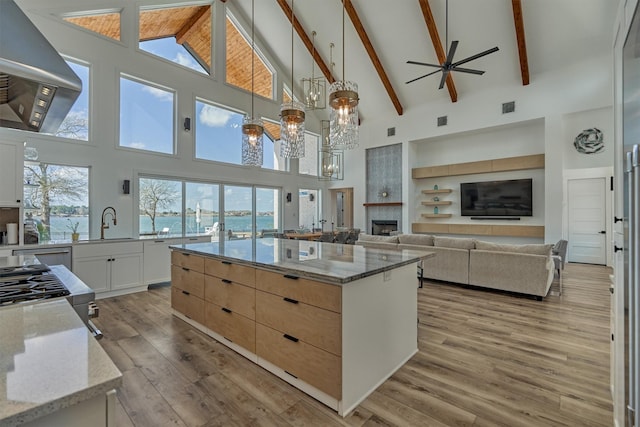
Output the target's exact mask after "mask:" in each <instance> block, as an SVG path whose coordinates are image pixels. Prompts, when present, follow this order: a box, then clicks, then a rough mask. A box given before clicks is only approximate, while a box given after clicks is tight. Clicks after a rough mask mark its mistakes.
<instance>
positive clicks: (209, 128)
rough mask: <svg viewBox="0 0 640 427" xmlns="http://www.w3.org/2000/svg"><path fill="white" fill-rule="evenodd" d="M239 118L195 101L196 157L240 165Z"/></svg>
mask: <svg viewBox="0 0 640 427" xmlns="http://www.w3.org/2000/svg"><path fill="white" fill-rule="evenodd" d="M243 117H244V116H243V115H242V114H240V113H236V112H233V111H231V110H227V109H226V108H222V107H218V106H216V105H213V104H210V103H207V102H206V101H196V158H198V159H205V160H215V161H219V162H225V163H234V164H237V165H239V164H241V163H242V118H243Z"/></svg>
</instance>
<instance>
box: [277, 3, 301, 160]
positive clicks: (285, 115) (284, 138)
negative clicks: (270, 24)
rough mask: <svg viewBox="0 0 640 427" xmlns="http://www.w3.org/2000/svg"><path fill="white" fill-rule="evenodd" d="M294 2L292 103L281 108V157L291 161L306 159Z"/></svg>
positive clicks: (292, 15)
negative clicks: (297, 93) (296, 86)
mask: <svg viewBox="0 0 640 427" xmlns="http://www.w3.org/2000/svg"><path fill="white" fill-rule="evenodd" d="M293 2H294V0H291V102H285V103H283V104H282V105H281V106H280V156H281V157H284V158H289V159H298V158H301V157H304V119H305V113H304V104H302V103H301V102H297V101H295V100H294V97H293V22H294V19H295V16H294V14H293Z"/></svg>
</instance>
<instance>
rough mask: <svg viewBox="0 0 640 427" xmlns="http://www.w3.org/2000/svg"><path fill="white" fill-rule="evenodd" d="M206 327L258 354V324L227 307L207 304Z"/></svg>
mask: <svg viewBox="0 0 640 427" xmlns="http://www.w3.org/2000/svg"><path fill="white" fill-rule="evenodd" d="M204 325H205V326H206V327H207V328H209V329H211V330H212V331H214V332H216V333H217V334H219V335H222V336H223V337H224V338H226V339H228V340H229V341H231V342H233V343H236V344H238V345H239V346H241V347H244V348H246V349H247V350H249V351H250V352H252V353H255V352H256V322H255V321H253V320H251V319H249V318H247V317H244V316H243V315H241V314H238V313H235V312H233V311H232V310H231V309H229V308H227V307H220V306H219V305H217V304H212V303H207V304H206V307H205V323H204Z"/></svg>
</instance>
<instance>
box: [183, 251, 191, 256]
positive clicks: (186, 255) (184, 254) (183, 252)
mask: <svg viewBox="0 0 640 427" xmlns="http://www.w3.org/2000/svg"><path fill="white" fill-rule="evenodd" d="M189 255H191V254H185V253H184V252H182V256H189Z"/></svg>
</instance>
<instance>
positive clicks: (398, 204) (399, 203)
mask: <svg viewBox="0 0 640 427" xmlns="http://www.w3.org/2000/svg"><path fill="white" fill-rule="evenodd" d="M362 206H402V202H375V203H363V204H362Z"/></svg>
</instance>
